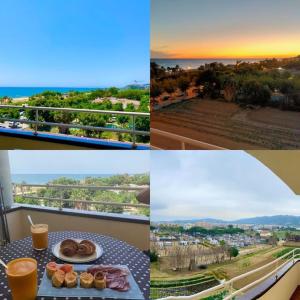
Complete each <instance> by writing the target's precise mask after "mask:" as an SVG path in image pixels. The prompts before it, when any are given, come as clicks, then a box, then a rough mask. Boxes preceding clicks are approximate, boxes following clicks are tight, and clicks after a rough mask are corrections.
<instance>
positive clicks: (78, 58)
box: [0, 0, 150, 87]
mask: <svg viewBox="0 0 300 300" xmlns="http://www.w3.org/2000/svg"><path fill="white" fill-rule="evenodd" d="M0 20H1V26H0V41H1V47H0V70H1V72H0V86H10V87H11V86H12V87H13V86H22V87H23V86H24V87H26V86H30V87H32V86H33V87H36V86H41V87H45V86H47V87H49V86H50V87H109V86H117V87H123V86H125V85H127V84H132V83H134V82H135V81H137V82H138V83H148V82H149V48H150V26H149V22H150V3H149V0H143V1H140V0H130V1H129V0H64V1H61V0H42V1H41V0H26V1H24V0H1V7H0Z"/></svg>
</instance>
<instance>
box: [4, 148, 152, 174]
mask: <svg viewBox="0 0 300 300" xmlns="http://www.w3.org/2000/svg"><path fill="white" fill-rule="evenodd" d="M9 161H10V166H11V173H12V174H125V173H127V174H141V173H146V172H147V173H148V172H149V171H150V153H149V151H105V150H102V151H80V150H79V151H68V150H66V151H59V150H58V151H54V150H51V151H45V150H43V151H36V150H35V151H26V150H23V151H22V150H13V151H9Z"/></svg>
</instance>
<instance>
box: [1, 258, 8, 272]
mask: <svg viewBox="0 0 300 300" xmlns="http://www.w3.org/2000/svg"><path fill="white" fill-rule="evenodd" d="M0 264H1V265H2V266H3V267H4V268H5V269H7V265H6V264H5V262H4V261H3V260H2V259H1V258H0Z"/></svg>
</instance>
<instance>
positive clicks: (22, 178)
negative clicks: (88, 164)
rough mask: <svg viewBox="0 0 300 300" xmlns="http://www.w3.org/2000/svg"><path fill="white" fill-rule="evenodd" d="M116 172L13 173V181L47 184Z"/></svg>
mask: <svg viewBox="0 0 300 300" xmlns="http://www.w3.org/2000/svg"><path fill="white" fill-rule="evenodd" d="M111 176H114V174H12V182H13V183H22V182H26V183H28V184H46V183H48V182H49V181H52V180H54V179H58V178H61V177H66V178H70V179H74V180H83V179H85V178H87V177H93V178H106V177H111Z"/></svg>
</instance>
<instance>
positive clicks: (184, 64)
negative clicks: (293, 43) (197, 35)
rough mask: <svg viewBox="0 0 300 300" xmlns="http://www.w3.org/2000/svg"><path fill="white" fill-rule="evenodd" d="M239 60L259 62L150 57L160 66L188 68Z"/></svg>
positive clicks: (245, 59)
mask: <svg viewBox="0 0 300 300" xmlns="http://www.w3.org/2000/svg"><path fill="white" fill-rule="evenodd" d="M238 60H240V61H243V62H249V63H254V62H259V61H260V60H258V59H248V58H244V59H163V58H155V59H151V62H156V63H157V64H158V65H160V66H162V67H165V68H167V67H170V68H173V67H175V66H176V65H178V66H179V67H181V68H182V69H185V70H189V69H198V68H199V67H200V66H204V65H205V64H210V63H213V62H218V63H222V64H224V65H232V64H236V62H237V61H238Z"/></svg>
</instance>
